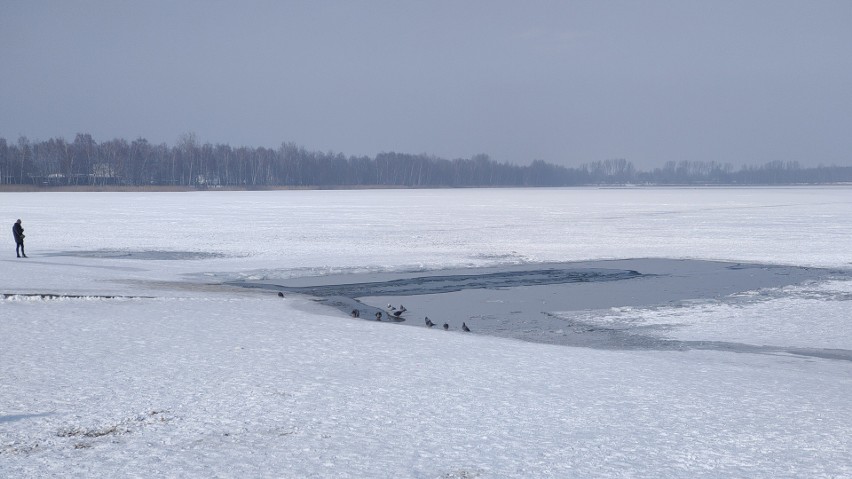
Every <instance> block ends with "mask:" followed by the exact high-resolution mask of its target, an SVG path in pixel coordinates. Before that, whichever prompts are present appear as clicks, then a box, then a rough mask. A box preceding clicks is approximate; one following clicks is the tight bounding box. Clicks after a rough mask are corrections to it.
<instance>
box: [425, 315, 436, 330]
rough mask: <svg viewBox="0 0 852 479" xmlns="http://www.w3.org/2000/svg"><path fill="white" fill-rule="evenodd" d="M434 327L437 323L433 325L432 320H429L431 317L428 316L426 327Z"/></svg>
mask: <svg viewBox="0 0 852 479" xmlns="http://www.w3.org/2000/svg"><path fill="white" fill-rule="evenodd" d="M434 325H435V323H433V322H432V320H431V319H429V316H426V326H429V327H430V328H431V327H432V326H434Z"/></svg>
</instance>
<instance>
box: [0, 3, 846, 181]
mask: <svg viewBox="0 0 852 479" xmlns="http://www.w3.org/2000/svg"><path fill="white" fill-rule="evenodd" d="M0 7H2V8H0V65H2V67H0V137H4V138H6V139H7V140H9V141H16V140H17V138H18V137H19V136H20V135H25V136H27V137H29V138H30V139H32V140H46V139H48V138H52V137H60V136H61V137H64V138H65V139H67V140H69V141H71V140H73V139H74V136H75V135H76V134H77V133H79V132H85V133H91V134H92V136H93V137H94V139H95V141H98V142H101V141H107V140H110V139H112V138H116V137H120V138H125V139H127V140H132V139H136V138H139V137H144V138H147V139H148V140H149V141H151V142H153V143H162V142H165V143H168V144H169V145H172V144H174V143H176V141H177V140H178V138H179V137H180V136H181V135H182V134H185V133H189V132H193V133H195V134H196V136H197V138H198V140H199V141H200V142H210V143H214V144H215V143H228V144H230V145H231V146H243V145H245V146H254V147H258V146H264V147H271V148H277V147H278V146H279V145H280V144H281V143H282V142H293V143H296V144H298V145H301V146H304V147H305V148H307V149H309V150H321V151H329V150H331V151H334V152H341V153H344V154H346V155H347V156H348V155H367V156H373V155H375V154H376V153H379V152H384V151H397V152H404V153H427V154H432V155H436V156H440V157H444V158H450V159H452V158H467V157H470V156H472V155H475V154H478V153H485V154H488V155H490V156H491V157H492V158H493V159H495V160H497V161H501V162H502V161H509V162H514V163H519V164H528V163H529V162H530V161H532V160H534V159H542V160H545V161H548V162H552V163H558V164H563V165H567V166H578V165H580V164H583V163H587V162H590V161H596V160H605V159H610V158H625V159H628V160H630V161H632V162H633V163H634V164H636V165H637V166H640V167H642V168H648V167H654V166H662V165H663V164H664V163H665V162H667V161H679V160H694V161H717V162H722V163H733V164H735V165H740V164H762V163H765V162H767V161H772V160H782V161H799V162H801V163H802V164H805V165H816V164H826V165H829V164H835V165H852V1H849V0H839V1H804V0H796V1H783V0H771V1H744V0H736V1H725V0H721V1H720V0H704V1H685V0H672V1H652V0H644V1H567V0H566V1H552V2H542V1H529V0H524V1H520V0H519V1H496V0H484V1H463V0H451V1H416V2H415V1H400V0H394V1H353V0H340V1H337V0H332V1H308V0H305V1H266V2H264V1H246V0H240V1H236V0H235V1H229V2H225V1H150V0H147V1H133V2H131V1H121V0H104V1H82V0H80V1H74V0H61V1H38V0H0Z"/></svg>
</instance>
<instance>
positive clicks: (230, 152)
mask: <svg viewBox="0 0 852 479" xmlns="http://www.w3.org/2000/svg"><path fill="white" fill-rule="evenodd" d="M845 182H852V167H850V166H818V167H807V168H805V167H801V166H800V165H799V164H798V163H797V162H781V161H773V162H769V163H766V164H764V165H761V166H743V167H740V168H739V169H735V168H734V167H733V166H732V165H730V164H719V163H716V162H696V161H678V162H668V163H666V164H665V165H663V166H662V167H661V168H655V169H653V170H651V171H640V170H637V169H636V168H635V167H634V166H633V165H632V164H631V163H630V162H629V161H627V160H624V159H611V160H601V161H594V162H591V163H588V164H584V165H582V166H580V167H578V168H569V167H564V166H559V165H554V164H550V163H546V162H544V161H541V160H535V161H533V162H532V163H531V164H530V165H527V166H519V165H513V164H510V163H498V162H495V161H493V160H491V159H490V158H489V157H488V156H487V155H476V156H473V157H471V158H457V159H453V160H448V159H444V158H438V157H435V156H431V155H425V154H419V155H417V154H406V153H392V152H391V153H380V154H378V155H376V156H375V157H373V158H371V157H368V156H349V157H347V156H345V155H343V154H342V153H332V152H327V153H322V152H318V151H309V150H306V149H305V148H303V147H300V146H297V145H295V144H293V143H283V144H282V145H281V146H279V147H278V148H277V149H269V148H262V147H261V148H251V147H239V148H233V147H231V146H229V145H222V144H217V145H211V144H209V143H204V144H199V143H198V141H197V140H196V138H195V135H193V134H187V135H183V136H182V137H181V139H180V140H179V141H178V142H177V144H175V145H174V146H168V145H166V144H165V143H161V144H158V145H154V144H151V143H149V142H148V141H147V140H145V139H144V138H139V139H137V140H133V141H131V142H128V141H127V140H124V139H113V140H110V141H105V142H101V143H97V142H95V141H94V140H93V139H92V137H91V135H88V134H78V135H77V137H76V138H74V141H73V142H68V141H66V140H65V139H63V138H52V139H49V140H47V141H30V140H29V139H27V138H26V137H20V138H18V140H17V142H15V143H11V144H10V143H8V142H7V141H6V139H5V138H0V185H36V186H71V185H77V186H87V185H88V186H106V185H118V186H151V185H157V186H178V187H189V188H217V187H231V188H269V187H397V186H398V187H489V186H494V187H499V186H583V185H626V184H636V185H793V184H827V183H845Z"/></svg>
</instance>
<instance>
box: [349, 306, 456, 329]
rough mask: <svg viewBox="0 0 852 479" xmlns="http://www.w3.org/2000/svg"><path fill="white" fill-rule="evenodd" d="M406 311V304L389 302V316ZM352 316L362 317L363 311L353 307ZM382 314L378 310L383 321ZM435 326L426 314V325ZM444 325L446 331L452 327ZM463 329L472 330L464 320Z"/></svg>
mask: <svg viewBox="0 0 852 479" xmlns="http://www.w3.org/2000/svg"><path fill="white" fill-rule="evenodd" d="M406 311H408V310H407V309H405V306H403V305H401V304H400V305H399V308H397V307H396V306H394V305H392V304H388V311H387V315H388V316H389V317H394V318H401V317H402V313H404V312H406ZM351 316H352V317H353V318H360V317H361V311H359V310H357V309H353V310H352V313H351ZM382 316H383V313H382V312H381V311H376V321H381V320H382ZM433 326H435V323H433V322H432V320H431V319H429V316H426V327H429V328H431V327H433ZM443 327H444V331H448V330H449V329H450V325H449V323H444V325H443ZM462 331H465V332H468V333H469V332H470V328H469V327H467V324H465V323H464V322H462Z"/></svg>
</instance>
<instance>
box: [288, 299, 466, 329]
mask: <svg viewBox="0 0 852 479" xmlns="http://www.w3.org/2000/svg"><path fill="white" fill-rule="evenodd" d="M278 297H279V298H283V297H284V293H282V292H280V291H279V292H278ZM406 311H408V310H407V309H405V306H403V305H401V304H400V305H399V308H397V307H396V306H394V305H392V304H388V311H387V315H388V316H389V317H390V316H392V317H394V318H401V317H402V313H404V312H406ZM350 316H352V317H353V318H360V317H361V311H360V310H358V309H353V310H352V312H351V313H350ZM382 316H383V314H382V312H381V311H376V321H381V320H382ZM433 326H435V323H433V322H432V320H431V319H429V316H426V327H428V328H431V327H433ZM443 327H444V331H449V329H450V325H449V323H444V325H443ZM462 331H465V332H468V333H469V332H470V328H469V327H467V324H465V323H464V322H462Z"/></svg>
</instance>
